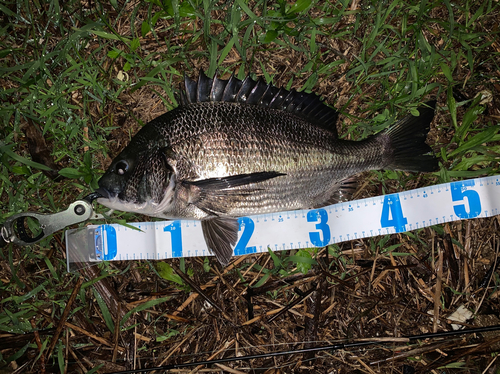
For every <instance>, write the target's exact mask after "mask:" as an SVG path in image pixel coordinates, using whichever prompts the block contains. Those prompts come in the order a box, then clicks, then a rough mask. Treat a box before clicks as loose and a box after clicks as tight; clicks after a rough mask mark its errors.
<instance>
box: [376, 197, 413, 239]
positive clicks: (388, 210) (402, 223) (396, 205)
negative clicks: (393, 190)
mask: <svg viewBox="0 0 500 374" xmlns="http://www.w3.org/2000/svg"><path fill="white" fill-rule="evenodd" d="M389 216H390V217H389ZM380 224H381V225H382V227H394V228H395V229H396V232H404V231H406V225H407V224H408V219H406V217H405V216H404V215H403V208H402V207H401V201H400V200H399V194H393V195H385V196H384V205H383V207H382V216H381V217H380Z"/></svg>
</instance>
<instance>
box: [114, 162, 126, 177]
mask: <svg viewBox="0 0 500 374" xmlns="http://www.w3.org/2000/svg"><path fill="white" fill-rule="evenodd" d="M115 170H116V174H118V175H124V174H125V173H126V172H127V171H128V163H127V161H124V160H121V161H118V162H117V164H116V168H115Z"/></svg>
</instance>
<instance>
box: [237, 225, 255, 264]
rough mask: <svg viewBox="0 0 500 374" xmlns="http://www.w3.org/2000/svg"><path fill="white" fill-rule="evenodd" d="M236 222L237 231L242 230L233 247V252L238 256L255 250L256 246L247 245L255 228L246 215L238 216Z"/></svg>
mask: <svg viewBox="0 0 500 374" xmlns="http://www.w3.org/2000/svg"><path fill="white" fill-rule="evenodd" d="M238 223H239V224H240V227H239V229H238V231H241V230H243V233H242V234H241V238H240V240H238V243H236V247H234V254H235V255H236V256H238V255H247V254H249V253H255V252H257V247H255V246H254V247H247V244H248V242H249V241H250V238H251V237H252V234H253V231H254V229H255V224H254V222H253V220H252V219H251V218H248V217H241V218H238Z"/></svg>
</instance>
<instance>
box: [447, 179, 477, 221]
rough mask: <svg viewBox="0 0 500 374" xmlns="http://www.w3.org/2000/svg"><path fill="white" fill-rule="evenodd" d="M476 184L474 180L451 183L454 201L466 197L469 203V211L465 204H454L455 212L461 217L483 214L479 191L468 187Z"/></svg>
mask: <svg viewBox="0 0 500 374" xmlns="http://www.w3.org/2000/svg"><path fill="white" fill-rule="evenodd" d="M473 186H474V180H467V181H462V182H452V183H451V199H452V200H453V201H462V200H463V199H464V197H466V198H467V202H468V203H469V212H468V213H467V211H466V209H465V204H458V205H454V206H453V210H454V211H455V214H456V215H457V216H458V217H460V218H474V217H477V216H478V215H480V214H481V199H480V198H479V194H478V193H477V191H474V190H469V189H467V188H468V187H473Z"/></svg>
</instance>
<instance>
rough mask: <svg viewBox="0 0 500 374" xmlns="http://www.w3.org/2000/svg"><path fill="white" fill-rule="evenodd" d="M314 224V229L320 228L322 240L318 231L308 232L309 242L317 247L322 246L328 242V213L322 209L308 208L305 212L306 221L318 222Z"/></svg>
mask: <svg viewBox="0 0 500 374" xmlns="http://www.w3.org/2000/svg"><path fill="white" fill-rule="evenodd" d="M318 220H319V223H317V224H316V229H318V230H320V231H321V233H322V236H323V240H321V237H320V235H319V232H310V233H309V238H310V239H311V242H312V243H313V244H314V245H315V246H317V247H324V246H325V245H327V244H328V243H329V242H330V226H328V224H327V222H328V213H327V212H326V210H324V209H317V210H310V211H309V212H307V222H318Z"/></svg>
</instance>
